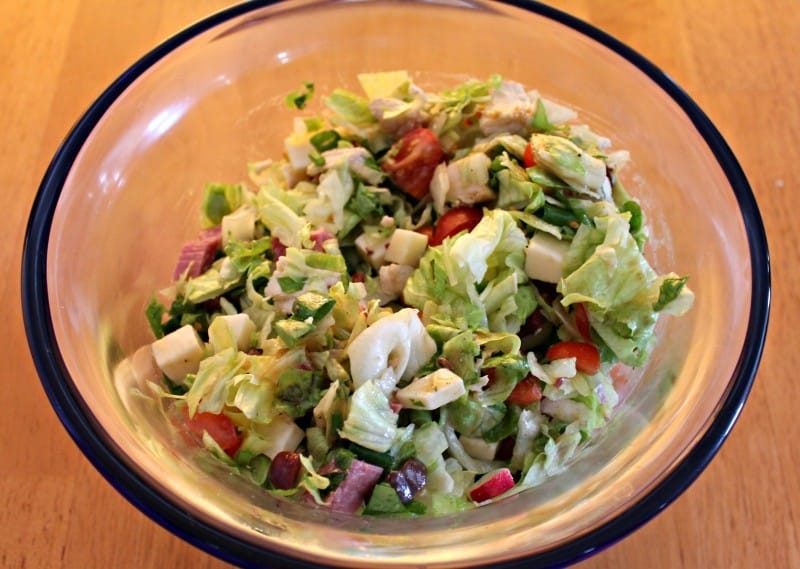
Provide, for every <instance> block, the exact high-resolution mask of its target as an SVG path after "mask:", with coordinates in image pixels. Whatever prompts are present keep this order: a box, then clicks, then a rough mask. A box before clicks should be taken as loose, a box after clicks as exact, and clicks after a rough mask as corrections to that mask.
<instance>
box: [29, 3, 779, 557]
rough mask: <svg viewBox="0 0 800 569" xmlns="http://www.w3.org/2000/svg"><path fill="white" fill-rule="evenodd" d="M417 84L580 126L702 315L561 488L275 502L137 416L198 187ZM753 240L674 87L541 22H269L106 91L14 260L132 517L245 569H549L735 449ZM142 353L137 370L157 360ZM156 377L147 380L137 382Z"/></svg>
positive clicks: (325, 15) (404, 13)
mask: <svg viewBox="0 0 800 569" xmlns="http://www.w3.org/2000/svg"><path fill="white" fill-rule="evenodd" d="M392 69H406V70H409V71H410V72H412V74H413V76H414V78H415V80H416V82H417V83H419V84H420V85H422V86H423V87H425V88H431V89H435V88H438V87H443V86H448V85H452V84H453V81H454V79H463V78H466V77H476V78H486V77H488V76H489V75H491V74H494V73H499V74H501V75H502V76H504V77H507V78H510V79H514V80H516V81H519V82H521V83H523V84H525V85H527V86H529V87H532V88H536V89H538V90H539V91H540V92H542V93H544V94H545V95H547V96H549V97H550V98H552V99H554V100H557V101H561V102H565V103H568V104H570V105H571V106H573V107H575V108H577V109H578V110H579V112H580V114H581V116H582V118H583V119H584V120H585V121H586V122H588V123H589V124H590V126H592V128H593V129H594V130H595V131H596V132H600V133H602V134H604V135H605V136H608V137H610V138H611V139H612V140H613V141H614V142H615V146H616V147H618V148H626V149H628V150H630V152H631V155H632V158H633V161H632V165H631V167H629V168H628V170H627V172H628V174H627V178H626V179H625V182H626V183H627V185H628V186H629V189H630V190H631V192H632V193H633V194H634V195H636V196H637V197H639V198H640V199H641V201H642V204H643V206H644V209H645V211H646V212H647V213H648V214H649V219H650V223H651V225H652V233H653V235H654V236H655V237H656V238H655V239H654V240H653V241H652V242H651V243H650V245H649V248H648V255H649V258H650V260H651V262H652V264H654V265H655V266H656V267H657V268H660V269H662V270H664V269H667V268H668V269H669V270H675V271H676V272H678V273H679V274H689V275H691V285H692V287H693V289H694V291H695V292H696V294H697V298H696V303H695V306H694V308H693V309H692V311H691V312H690V313H689V314H688V315H687V316H685V317H682V318H680V319H670V320H663V323H662V325H661V326H660V329H659V337H660V343H659V346H658V348H657V349H656V350H655V352H654V355H653V359H652V361H651V363H650V364H649V365H648V366H647V367H645V368H643V369H641V370H639V371H638V375H637V377H636V381H635V382H634V383H633V384H632V385H633V387H632V389H631V391H630V393H629V394H628V395H627V397H626V399H625V400H624V403H623V404H622V405H621V406H620V408H619V410H618V412H617V414H616V416H615V418H614V420H613V421H612V422H611V424H610V425H609V426H608V428H607V430H606V432H605V433H604V435H603V436H602V437H600V439H599V440H598V441H597V443H596V444H594V445H593V446H592V447H591V448H590V449H589V450H587V451H585V452H584V453H583V454H581V455H580V459H579V460H577V461H576V462H575V463H574V464H573V465H572V466H571V468H570V469H569V470H568V471H567V473H566V474H564V475H561V476H558V477H557V478H554V479H552V480H549V481H548V482H546V483H545V484H543V485H542V486H540V487H537V488H535V489H531V490H528V491H526V492H523V493H521V494H519V495H517V496H515V497H514V498H512V499H508V500H505V501H502V502H499V503H496V504H492V505H490V506H488V507H483V508H477V509H475V510H472V511H468V512H464V513H460V514H456V515H450V516H444V517H440V518H429V519H414V520H411V521H410V520H392V519H367V518H358V517H350V516H344V515H337V514H334V513H329V512H327V511H318V510H314V509H310V508H308V507H304V506H301V505H298V504H288V503H285V502H280V501H276V500H275V499H273V498H272V497H271V496H269V495H267V494H266V493H264V492H262V491H261V490H260V489H258V488H255V487H253V486H251V485H250V484H249V483H246V482H244V481H242V480H240V479H238V478H237V477H232V476H231V475H229V474H227V473H226V472H225V471H223V470H221V469H220V468H219V467H217V466H215V465H214V464H213V463H210V462H208V461H203V460H202V459H198V457H197V450H196V448H195V447H193V446H191V445H187V444H186V443H185V442H184V441H182V440H181V439H180V438H179V437H175V436H173V434H171V433H172V431H171V430H170V429H168V428H165V423H164V418H163V417H162V415H161V414H160V412H159V411H158V409H157V408H156V407H155V406H154V405H153V403H152V402H151V401H150V400H149V399H147V398H145V397H142V396H141V392H140V390H141V389H142V378H143V377H144V376H145V371H143V370H146V367H147V366H146V362H147V358H146V357H143V354H144V353H145V352H143V350H146V349H147V348H146V346H147V345H148V343H149V342H150V341H151V340H152V337H151V336H150V331H149V328H148V325H147V322H146V319H145V318H144V307H145V306H146V305H147V303H148V301H149V299H150V297H151V294H152V292H153V291H155V290H158V289H160V288H162V287H163V286H164V284H165V283H167V282H169V280H170V276H171V271H172V268H173V263H174V262H175V259H176V257H177V254H178V251H179V250H180V246H181V244H182V243H183V242H184V241H185V240H186V239H187V238H191V236H193V235H195V234H196V232H197V231H198V229H199V218H198V214H197V212H198V204H199V199H200V194H201V191H202V188H203V185H204V184H205V183H206V182H207V181H234V182H235V181H240V180H242V179H244V178H245V177H246V171H245V164H246V163H247V162H251V161H254V160H258V159H263V158H266V157H270V156H274V155H277V154H279V153H280V152H281V151H282V140H283V137H284V136H285V135H286V133H288V132H289V130H290V129H291V120H292V112H291V111H289V110H288V109H287V108H286V107H285V105H284V102H283V101H284V96H285V95H286V94H287V93H289V92H290V91H293V90H295V89H297V88H298V87H299V86H300V85H301V84H302V82H303V81H314V82H315V84H316V88H317V90H318V91H320V92H327V91H330V90H331V89H333V88H334V87H337V86H344V87H347V88H351V89H356V88H357V84H356V74H357V73H359V72H364V71H377V70H392ZM769 278H770V277H769V259H768V252H767V245H766V240H765V235H764V230H763V227H762V223H761V220H760V216H759V213H758V210H757V207H756V204H755V201H754V198H753V195H752V192H751V190H750V188H749V186H748V183H747V180H746V179H745V176H744V174H743V172H742V171H741V169H740V167H739V165H738V163H737V162H736V159H735V158H734V156H733V155H732V153H731V151H730V149H729V148H728V146H727V145H726V143H725V142H724V140H723V139H722V138H721V136H720V134H719V133H718V131H717V130H716V129H715V128H714V126H713V125H712V124H711V122H710V121H709V119H708V118H707V117H706V116H705V115H704V114H703V112H702V111H701V110H700V109H699V108H698V107H697V106H696V105H695V104H694V103H693V102H692V100H691V99H690V98H689V97H688V96H687V95H686V94H685V93H684V92H683V91H682V90H681V89H680V88H679V87H677V86H676V85H675V84H674V83H673V82H672V81H671V80H670V79H669V78H668V77H667V76H666V75H664V74H663V73H662V72H661V71H659V70H658V69H657V68H655V67H654V66H653V65H652V64H651V63H649V62H648V61H646V60H645V59H644V58H642V57H641V56H640V55H638V54H636V53H635V52H633V51H632V50H631V49H630V48H628V47H626V46H625V45H623V44H621V43H620V42H618V41H616V40H614V39H613V38H611V37H609V36H608V35H606V34H604V33H602V32H601V31H599V30H597V29H595V28H593V27H591V26H589V25H587V24H586V23H583V22H581V21H579V20H576V19H574V18H572V17H570V16H567V15H565V14H563V13H560V12H558V11H556V10H554V9H552V8H549V7H547V6H544V5H541V4H537V3H534V2H513V3H504V2H482V1H477V0H475V1H473V0H452V1H446V0H441V1H436V0H420V1H403V2H396V1H394V2H393V1H376V2H352V1H346V0H342V1H337V2H318V1H301V2H288V3H276V4H273V3H270V2H255V3H248V4H242V5H238V6H235V7H232V8H230V9H228V10H226V11H223V12H221V13H218V14H216V15H213V16H211V17H209V18H208V19H206V20H204V21H201V22H199V23H197V24H195V25H193V26H192V27H190V28H188V29H186V30H184V31H182V32H181V33H179V34H177V35H176V36H174V37H172V38H171V39H169V40H167V41H166V42H165V43H163V44H162V45H160V46H158V47H157V48H155V49H154V50H153V51H152V52H150V53H149V54H147V55H146V56H144V57H143V58H142V59H141V60H140V61H138V62H137V63H136V64H135V65H133V67H131V68H130V69H129V70H127V71H126V72H125V73H124V74H123V75H121V76H120V78H119V79H118V80H117V81H116V82H114V83H113V84H112V85H111V86H110V87H109V88H108V89H107V90H106V91H105V92H104V93H102V94H101V95H100V97H99V98H98V99H97V101H96V102H95V103H94V104H93V105H92V106H91V107H90V108H89V110H88V111H87V112H86V114H85V115H84V116H83V117H82V118H81V119H80V120H79V122H78V123H77V124H76V126H75V127H74V128H73V130H72V131H71V132H70V133H69V135H68V136H67V138H66V139H65V141H64V143H63V145H62V146H61V147H60V149H59V150H58V152H57V154H56V155H55V157H54V158H53V161H52V163H51V165H50V167H49V169H48V171H47V173H46V175H45V177H44V180H43V182H42V184H41V187H40V190H39V193H38V196H37V199H36V201H35V204H34V206H33V210H32V213H31V217H30V220H29V225H28V233H27V238H26V243H25V251H24V258H23V276H22V285H23V305H24V306H23V308H24V317H25V323H26V328H27V334H28V339H29V343H30V346H31V351H32V353H33V356H34V359H35V362H36V366H37V369H38V372H39V374H40V376H41V380H42V383H43V384H44V387H45V390H46V392H47V394H48V396H49V398H50V400H51V402H52V405H53V407H54V408H55V410H56V412H57V414H58V415H59V417H60V418H61V421H62V422H63V424H64V426H65V427H66V429H67V430H68V431H69V433H70V435H71V436H72V437H73V439H74V440H75V442H76V443H77V444H78V446H79V447H80V448H81V450H82V451H83V452H84V453H85V455H86V456H87V457H88V458H89V460H90V461H91V462H92V463H93V464H94V465H95V466H96V468H97V469H98V470H99V471H100V472H101V473H102V474H103V475H104V476H105V477H106V478H107V479H108V480H109V482H110V483H111V484H112V485H114V486H115V487H116V488H117V489H118V490H119V491H120V492H121V493H122V494H123V495H124V496H125V497H126V498H127V499H129V500H130V501H131V502H132V503H133V504H134V505H136V506H137V507H138V508H140V509H141V510H142V511H143V512H145V513H146V514H147V515H149V516H150V517H151V518H152V519H154V520H155V521H156V522H158V523H160V524H162V525H163V526H164V527H166V528H168V529H169V530H170V531H172V532H174V533H175V534H177V535H178V536H180V537H182V538H184V539H186V540H188V541H190V542H191V543H193V544H195V545H197V546H198V547H200V548H202V549H204V550H206V551H207V552H209V553H211V554H213V555H217V556H219V557H221V558H223V559H225V560H227V561H229V562H232V563H237V564H240V565H243V566H264V565H278V566H281V567H295V566H298V567H299V566H304V567H312V566H342V567H375V566H376V565H377V564H378V563H380V564H381V565H382V566H385V567H400V566H409V567H412V566H413V567H423V566H424V567H444V566H447V567H454V566H480V565H486V564H496V565H505V566H509V567H510V566H520V567H522V566H524V567H533V566H547V565H556V564H565V563H570V562H574V561H576V560H578V559H580V558H583V557H585V556H587V555H590V554H591V553H593V552H595V551H597V550H598V549H600V548H602V547H604V546H607V545H609V544H611V543H613V542H614V541H615V540H618V539H620V538H622V537H623V536H625V535H627V534H628V533H629V532H631V531H633V530H634V529H636V528H637V527H639V526H640V525H641V524H643V523H645V522H646V521H647V520H649V519H650V518H651V517H652V516H654V515H655V514H656V513H658V512H659V511H660V510H661V509H662V508H664V507H665V506H667V505H668V504H669V503H670V502H671V501H672V500H674V499H675V498H676V497H677V496H678V495H679V494H680V493H681V492H682V491H684V490H685V489H686V488H687V486H688V485H689V484H690V483H691V482H692V481H693V480H694V479H695V478H696V477H697V476H698V475H699V474H700V472H701V471H702V470H703V468H704V467H705V466H706V465H707V464H708V462H709V461H710V460H711V458H712V457H713V456H714V454H715V453H716V452H717V450H718V449H719V447H720V445H721V444H722V442H723V440H724V439H725V437H726V436H727V434H728V432H729V431H730V429H731V427H732V426H733V424H734V422H735V420H736V419H737V417H738V415H739V412H740V411H741V408H742V405H743V404H744V402H745V400H746V397H747V395H748V392H749V390H750V387H751V385H752V382H753V379H754V376H755V373H756V369H757V366H758V363H759V360H760V356H761V351H762V348H763V342H764V337H765V332H766V326H767V319H768V311H769V295H770V290H769V286H770V282H769ZM143 346H145V348H142V347H143ZM143 362H144V365H143Z"/></svg>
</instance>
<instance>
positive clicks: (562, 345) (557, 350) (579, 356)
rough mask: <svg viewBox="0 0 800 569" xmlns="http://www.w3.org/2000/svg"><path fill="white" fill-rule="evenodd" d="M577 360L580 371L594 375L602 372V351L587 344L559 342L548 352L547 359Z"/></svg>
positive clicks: (576, 364) (576, 365)
mask: <svg viewBox="0 0 800 569" xmlns="http://www.w3.org/2000/svg"><path fill="white" fill-rule="evenodd" d="M563 358H575V360H576V361H575V367H576V368H577V369H578V371H582V372H583V373H588V374H589V375H594V374H596V373H597V372H598V371H600V351H599V350H598V349H597V346H595V345H594V344H589V343H587V342H558V343H557V344H553V345H552V346H550V348H549V349H548V350H547V359H549V360H550V361H552V360H560V359H563Z"/></svg>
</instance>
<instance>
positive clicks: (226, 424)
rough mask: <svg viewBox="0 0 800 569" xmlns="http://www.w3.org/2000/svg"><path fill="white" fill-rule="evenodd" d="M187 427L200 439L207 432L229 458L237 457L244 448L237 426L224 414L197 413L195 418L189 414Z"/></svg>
mask: <svg viewBox="0 0 800 569" xmlns="http://www.w3.org/2000/svg"><path fill="white" fill-rule="evenodd" d="M186 427H187V428H188V429H189V431H190V432H191V433H192V434H194V435H196V436H197V437H200V438H202V436H203V432H204V431H205V432H207V433H208V434H209V436H210V437H211V438H212V439H214V440H215V441H216V443H217V444H218V445H219V446H220V448H221V449H222V450H224V451H225V454H227V455H228V456H231V457H232V456H233V455H235V454H236V451H238V450H239V447H240V446H242V436H241V435H240V434H239V433H238V431H237V430H236V425H234V424H233V421H231V419H230V417H228V416H227V415H224V414H222V413H219V414H216V413H195V414H194V416H193V417H189V416H188V413H187V417H186Z"/></svg>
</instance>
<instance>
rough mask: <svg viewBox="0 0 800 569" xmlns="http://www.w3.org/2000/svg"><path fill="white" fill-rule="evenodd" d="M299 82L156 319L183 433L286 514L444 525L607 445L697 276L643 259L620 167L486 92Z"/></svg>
mask: <svg viewBox="0 0 800 569" xmlns="http://www.w3.org/2000/svg"><path fill="white" fill-rule="evenodd" d="M358 79H359V81H360V84H361V87H362V89H363V93H361V94H358V93H353V92H350V91H347V90H344V89H335V90H333V91H332V92H330V93H328V94H327V95H325V96H324V97H323V98H322V102H323V104H324V109H323V111H321V112H320V113H318V114H313V113H311V112H310V111H309V110H308V103H309V102H310V101H311V100H312V99H313V98H314V97H315V96H317V95H315V93H314V84H313V83H310V82H309V83H305V84H304V85H303V86H302V88H301V89H299V90H298V91H296V92H294V93H291V94H289V95H288V96H287V104H288V105H290V106H292V107H293V108H294V109H297V112H298V114H297V118H296V119H295V122H294V129H293V132H291V133H290V134H289V135H288V137H287V138H286V140H285V154H284V155H283V157H280V158H276V159H271V160H264V161H262V162H258V163H252V164H249V165H248V172H249V178H250V180H249V181H248V182H246V183H238V184H234V183H210V184H208V185H207V186H206V187H205V190H204V196H203V202H202V208H201V210H202V223H203V226H204V229H203V231H202V232H201V233H200V235H199V236H198V237H197V238H196V239H194V240H192V241H190V242H188V243H186V245H185V246H184V247H183V249H182V251H181V254H180V258H179V260H178V263H177V266H176V268H175V274H174V283H173V284H172V285H171V287H170V288H169V289H167V290H166V291H162V292H161V293H160V294H159V295H156V296H154V297H153V299H152V301H151V303H150V304H149V306H148V307H147V318H148V320H149V322H150V324H151V326H152V328H153V331H154V333H155V335H156V338H157V339H156V340H155V341H154V342H153V344H152V354H153V356H154V360H155V362H156V363H157V365H158V367H159V368H160V370H161V371H162V372H163V382H161V383H159V384H158V385H156V384H155V383H154V384H153V385H152V387H153V388H154V389H155V391H156V392H157V393H158V396H159V397H161V398H163V399H164V400H167V402H168V407H169V408H170V409H171V410H172V412H173V414H174V418H175V420H176V421H177V422H178V423H179V425H180V428H181V429H183V430H184V431H185V432H188V433H190V434H192V435H193V436H195V437H196V440H197V441H198V442H200V443H201V444H202V445H203V446H204V447H205V448H206V449H207V450H208V451H209V452H210V453H213V455H215V456H216V457H217V458H218V459H219V460H220V461H223V462H224V463H226V464H228V465H229V466H230V467H231V468H232V469H234V470H236V471H238V472H240V473H241V474H242V475H244V476H247V477H249V478H250V479H252V480H253V482H254V483H255V484H258V485H261V486H263V487H264V488H266V489H267V490H269V491H270V492H272V493H274V494H275V495H277V496H281V497H284V498H286V499H295V500H301V501H305V502H307V503H309V504H317V505H319V507H327V508H330V509H331V510H334V511H337V512H345V513H354V514H363V515H388V516H414V515H423V514H425V515H443V514H448V513H452V512H456V511H460V510H463V509H467V508H472V507H475V506H481V505H484V504H487V503H490V502H492V501H496V500H499V499H502V498H504V497H506V496H508V495H511V494H513V493H516V492H519V491H521V490H523V489H526V488H530V487H534V486H536V485H538V484H541V483H542V482H543V481H544V480H546V479H547V478H549V477H552V476H556V475H558V474H559V473H560V472H563V470H564V469H565V468H567V467H568V466H569V463H570V462H571V461H572V460H573V459H574V457H575V456H576V453H577V452H578V450H579V449H580V448H582V447H583V446H584V445H587V444H589V443H590V442H591V441H592V438H593V437H594V436H595V435H596V433H597V432H598V430H601V429H602V428H603V426H604V425H605V424H606V423H607V422H608V420H609V418H610V417H611V415H612V413H613V411H614V408H615V406H616V405H617V404H618V401H619V398H620V397H619V394H618V389H617V387H618V384H616V382H617V381H618V379H619V377H620V376H624V375H625V373H626V372H627V371H629V370H630V368H635V367H637V366H641V365H643V364H644V363H645V362H646V361H647V359H648V356H649V354H650V352H651V350H652V348H653V345H654V343H655V341H656V338H655V334H654V328H655V325H656V322H657V320H658V318H659V316H660V315H661V314H665V313H666V314H671V315H681V314H683V313H684V312H686V311H687V310H688V309H689V308H690V306H691V304H692V301H693V293H692V291H691V290H690V289H689V288H688V286H687V285H686V281H687V277H685V276H679V275H677V274H674V273H668V274H658V273H656V271H655V270H654V269H653V268H652V267H651V266H650V264H649V263H648V261H647V260H646V259H645V256H644V254H643V251H644V248H645V245H646V243H647V238H648V233H647V224H646V223H645V218H644V213H643V212H642V210H641V208H640V206H639V203H638V202H637V201H636V199H635V198H633V197H631V196H630V195H629V194H628V193H627V192H626V191H625V189H624V188H623V186H622V184H621V183H620V180H619V178H618V174H619V171H620V169H621V168H622V167H623V166H624V165H625V163H626V162H627V161H628V158H629V157H628V154H627V152H625V151H624V150H614V149H612V146H611V142H610V141H609V140H608V139H607V138H604V137H603V136H600V135H598V134H596V133H594V132H593V131H592V130H591V129H590V128H589V127H587V126H586V125H584V124H583V123H581V122H580V121H579V119H578V116H577V113H576V112H575V111H573V110H572V109H570V108H568V107H566V106H563V105H561V104H559V103H557V102H554V101H551V100H548V99H547V98H545V97H544V96H542V95H540V94H539V93H538V92H536V91H534V90H529V89H527V88H526V87H524V86H523V85H521V84H519V83H517V82H514V81H511V80H508V79H504V78H501V77H499V76H492V77H490V78H489V79H488V80H485V81H481V80H468V81H466V82H464V83H461V84H458V85H454V86H453V87H452V88H451V89H448V90H444V91H442V92H427V91H425V90H423V89H422V88H421V87H420V86H418V85H416V84H415V83H414V81H413V80H412V78H411V76H410V75H409V74H408V73H406V72H402V71H396V72H382V73H370V74H362V75H360V76H359V77H358Z"/></svg>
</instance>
